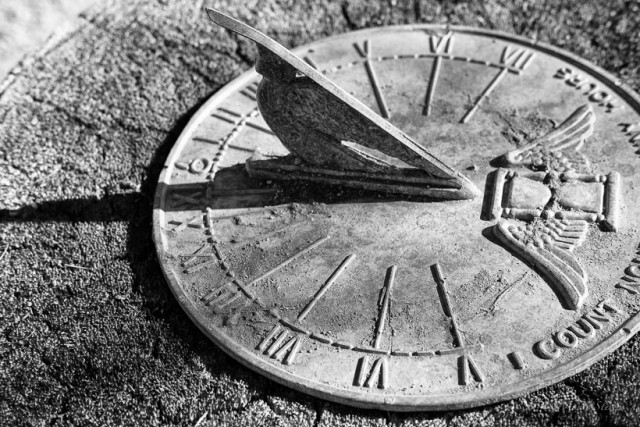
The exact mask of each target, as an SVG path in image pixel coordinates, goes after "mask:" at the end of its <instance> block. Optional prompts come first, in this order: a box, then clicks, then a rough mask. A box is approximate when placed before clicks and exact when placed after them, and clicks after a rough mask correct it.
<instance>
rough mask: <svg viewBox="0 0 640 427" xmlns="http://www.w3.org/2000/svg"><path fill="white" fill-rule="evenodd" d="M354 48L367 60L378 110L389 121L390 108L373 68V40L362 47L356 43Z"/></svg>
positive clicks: (367, 68) (367, 41)
mask: <svg viewBox="0 0 640 427" xmlns="http://www.w3.org/2000/svg"><path fill="white" fill-rule="evenodd" d="M354 47H355V48H356V50H357V51H358V54H359V55H360V56H361V57H362V58H364V59H365V61H364V67H365V69H366V70H367V75H368V76H369V83H371V87H372V88H373V94H374V96H375V97H376V102H377V103H378V108H379V109H380V115H381V116H382V117H384V118H385V119H388V118H389V117H390V115H389V108H388V107H387V102H386V101H385V99H384V95H383V94H382V90H381V89H380V83H379V82H378V76H377V74H376V70H375V68H374V67H373V61H374V60H375V59H376V58H373V57H372V56H371V40H365V41H364V43H363V45H362V46H360V44H359V43H354Z"/></svg>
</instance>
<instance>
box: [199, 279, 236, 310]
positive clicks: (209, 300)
mask: <svg viewBox="0 0 640 427" xmlns="http://www.w3.org/2000/svg"><path fill="white" fill-rule="evenodd" d="M242 295H243V294H242V292H240V291H239V290H238V288H237V287H235V286H234V285H233V284H232V283H226V284H224V285H222V286H218V287H217V288H215V289H213V290H212V291H211V292H209V293H208V294H206V295H205V296H204V297H202V301H203V302H204V303H205V305H208V306H212V307H213V308H214V309H215V310H223V309H225V308H230V307H232V306H234V304H235V303H236V302H238V301H239V300H240V299H241V298H242Z"/></svg>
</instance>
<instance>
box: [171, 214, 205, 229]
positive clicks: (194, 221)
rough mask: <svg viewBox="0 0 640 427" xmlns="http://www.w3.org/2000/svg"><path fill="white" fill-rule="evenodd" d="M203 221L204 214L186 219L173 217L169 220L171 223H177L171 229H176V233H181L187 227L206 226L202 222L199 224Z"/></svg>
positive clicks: (200, 227)
mask: <svg viewBox="0 0 640 427" xmlns="http://www.w3.org/2000/svg"><path fill="white" fill-rule="evenodd" d="M201 222H202V215H197V216H194V217H192V218H189V219H187V220H185V221H178V220H176V219H172V220H171V221H169V224H174V225H175V227H173V228H172V229H171V231H175V232H176V233H179V232H182V231H184V230H185V229H186V228H187V227H191V228H199V229H202V228H204V226H203V225H202V224H199V223H201Z"/></svg>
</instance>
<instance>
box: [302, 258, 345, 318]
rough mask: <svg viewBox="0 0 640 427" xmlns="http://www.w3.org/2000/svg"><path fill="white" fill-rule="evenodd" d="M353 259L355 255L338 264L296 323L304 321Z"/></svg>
mask: <svg viewBox="0 0 640 427" xmlns="http://www.w3.org/2000/svg"><path fill="white" fill-rule="evenodd" d="M355 257H356V255H355V254H351V255H349V256H348V257H346V258H345V259H344V260H343V261H342V263H340V265H339V266H338V268H336V270H335V271H334V272H333V274H332V275H331V276H330V277H329V278H328V279H327V281H326V282H325V283H324V285H322V287H321V288H320V289H319V290H318V292H316V294H315V296H314V297H313V299H312V300H311V301H309V304H307V306H306V307H305V308H304V310H302V311H301V312H300V314H299V315H298V322H300V321H302V320H304V318H305V317H307V315H308V314H309V312H310V311H311V309H313V307H315V305H316V303H317V302H318V300H320V298H322V296H323V295H324V294H325V293H326V292H327V291H328V290H329V288H330V287H331V286H333V284H334V283H335V282H336V280H337V279H338V277H340V275H341V274H342V273H344V271H345V270H346V269H347V267H348V266H349V264H351V262H352V261H353V260H354V258H355Z"/></svg>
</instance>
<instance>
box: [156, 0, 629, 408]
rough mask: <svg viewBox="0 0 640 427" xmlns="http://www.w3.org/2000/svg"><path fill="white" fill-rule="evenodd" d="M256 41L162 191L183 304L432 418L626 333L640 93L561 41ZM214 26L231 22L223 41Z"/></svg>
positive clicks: (226, 330) (302, 381) (219, 330)
mask: <svg viewBox="0 0 640 427" xmlns="http://www.w3.org/2000/svg"><path fill="white" fill-rule="evenodd" d="M209 17H210V18H211V19H212V21H213V22H214V23H212V32H211V37H224V36H225V32H224V31H229V30H230V31H233V32H236V33H238V34H240V36H243V37H247V38H249V39H250V40H253V41H254V42H255V43H256V44H257V46H258V51H259V60H258V62H257V64H256V70H257V71H249V72H247V73H245V74H243V75H241V76H239V77H238V78H236V79H235V80H233V81H232V82H230V83H229V84H227V85H226V86H225V87H224V88H222V89H221V90H220V91H218V92H217V93H215V94H214V95H213V96H211V98H210V99H209V100H208V101H207V102H206V103H205V104H204V105H203V106H202V107H201V108H200V109H199V111H198V112H197V113H196V114H195V115H194V117H193V118H192V120H191V121H190V123H189V124H188V125H187V126H186V128H185V129H184V131H183V133H182V134H181V136H180V137H179V138H178V140H177V142H176V144H175V146H174V147H173V149H172V151H171V153H170V155H169V157H168V159H167V161H166V164H165V167H164V170H163V173H162V175H161V177H160V180H159V184H158V189H157V193H156V201H155V211H154V238H155V242H156V247H157V251H158V256H159V260H160V264H161V266H162V269H163V271H164V274H165V276H166V278H167V281H168V283H169V285H170V287H171V289H172V290H173V292H174V294H175V295H176V297H177V299H178V300H179V302H180V304H181V305H182V307H183V308H184V310H185V311H186V312H187V313H188V315H189V316H190V317H191V319H192V320H193V321H194V322H195V323H196V324H197V325H198V327H199V328H200V329H201V330H202V331H203V332H204V333H205V335H206V336H207V337H209V338H210V339H211V340H213V341H214V342H215V343H216V344H217V345H218V346H220V347H221V348H222V349H223V350H224V351H225V352H227V353H228V354H229V355H231V356H232V357H234V358H235V359H237V360H238V361H240V362H241V363H243V364H244V365H246V366H247V367H248V368H250V369H252V370H254V371H256V372H258V373H260V374H262V375H264V376H266V377H268V378H271V379H273V380H275V381H277V382H279V383H282V384H285V385H287V386H289V387H292V388H294V389H296V390H299V391H302V392H304V393H308V394H312V395H315V396H318V397H321V398H324V399H328V400H332V401H337V402H341V403H345V404H349V405H355V406H359V407H366V408H381V409H387V410H396V411H409V410H444V409H453V408H463V407H472V406H478V405H483V404H488V403H492V402H496V401H501V400H506V399H509V398H512V397H515V396H519V395H523V394H525V393H528V392H530V391H532V390H535V389H538V388H541V387H544V386H547V385H550V384H552V383H554V382H557V381H560V380H562V379H564V378H566V377H568V376H570V375H573V374H575V373H577V372H579V371H581V370H583V369H585V368H587V367H588V366H589V365H590V364H592V363H594V362H595V361H597V360H599V359H600V358H602V357H604V356H605V355H606V354H607V353H609V352H611V351H613V350H615V349H616V348H617V347H619V346H620V345H622V344H623V343H624V342H625V341H626V340H628V339H629V338H630V337H631V336H632V335H633V334H634V333H635V332H636V331H637V330H638V328H639V322H640V318H639V317H638V312H639V310H640V305H639V304H638V302H639V295H638V293H639V292H640V257H638V256H637V255H638V253H639V252H638V251H639V243H640V206H638V204H637V203H635V201H636V200H638V199H639V198H640V186H638V185H637V184H636V183H637V182H638V180H639V177H638V166H640V158H638V154H637V152H636V150H637V149H636V148H635V147H634V143H635V142H638V141H640V117H639V112H640V104H639V102H638V97H637V95H635V94H634V93H632V92H631V91H630V90H628V89H627V88H625V86H624V85H622V84H621V83H620V82H619V81H617V80H616V79H615V78H614V77H612V76H610V75H608V74H607V73H606V72H604V71H602V70H600V69H598V68H597V67H595V66H593V65H591V64H590V63H588V62H586V61H584V60H582V59H580V58H577V57H575V56H573V55H570V54H568V53H566V52H563V51H561V50H559V49H556V48H553V47H550V46H547V45H544V44H542V43H537V42H533V41H530V40H526V39H522V38H519V37H515V36H512V35H507V34H503V33H499V32H494V31H487V30H480V29H477V28H466V27H455V26H437V25H411V26H392V27H382V28H375V29H368V30H362V31H355V32H351V33H347V34H342V35H339V36H335V37H330V38H327V39H323V40H320V41H317V42H314V43H311V44H309V45H305V46H301V47H298V48H296V49H295V50H294V51H293V52H290V51H288V50H287V49H285V48H284V47H282V46H280V45H279V44H277V43H276V42H275V41H273V40H271V39H270V38H268V37H267V36H265V35H264V34H261V33H260V32H258V31H256V30H255V29H252V28H251V27H249V26H247V25H245V24H242V23H240V22H238V21H236V20H234V19H233V18H230V17H228V16H225V15H224V14H221V13H219V12H217V11H213V10H210V11H209ZM218 26H221V27H224V28H226V30H220V31H217V28H219V27H218Z"/></svg>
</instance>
